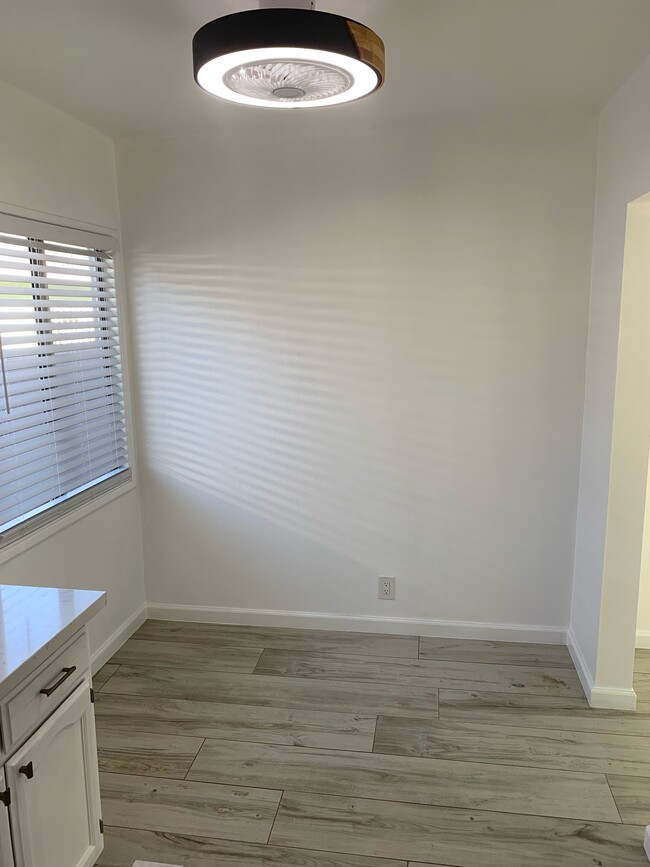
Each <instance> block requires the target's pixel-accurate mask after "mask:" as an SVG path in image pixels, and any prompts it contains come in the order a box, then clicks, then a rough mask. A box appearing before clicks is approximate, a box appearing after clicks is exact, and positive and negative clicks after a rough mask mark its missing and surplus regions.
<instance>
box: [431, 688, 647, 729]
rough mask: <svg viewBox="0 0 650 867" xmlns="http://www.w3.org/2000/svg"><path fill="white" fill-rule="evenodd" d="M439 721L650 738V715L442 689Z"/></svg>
mask: <svg viewBox="0 0 650 867" xmlns="http://www.w3.org/2000/svg"><path fill="white" fill-rule="evenodd" d="M439 699H440V719H444V720H460V721H461V722H477V723H486V724H489V725H512V726H533V727H534V728H549V729H567V730H569V731H586V732H588V731H591V732H609V733H610V734H620V735H623V734H627V735H639V736H641V737H650V713H646V714H643V713H639V712H638V711H637V713H625V712H623V711H613V710H597V709H596V708H592V707H589V703H588V701H587V699H586V698H572V697H570V696H567V697H563V696H550V695H515V694H513V693H497V692H476V691H471V690H452V689H441V690H440V694H439Z"/></svg>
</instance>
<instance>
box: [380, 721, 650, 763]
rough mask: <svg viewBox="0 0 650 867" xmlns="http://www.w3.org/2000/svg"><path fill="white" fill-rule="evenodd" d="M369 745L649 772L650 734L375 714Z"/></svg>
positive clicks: (410, 752)
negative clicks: (529, 726)
mask: <svg viewBox="0 0 650 867" xmlns="http://www.w3.org/2000/svg"><path fill="white" fill-rule="evenodd" d="M375 751H376V752H379V753H388V754H391V755H406V756H422V757H426V758H435V759H450V760H452V761H464V762H494V763H496V764H503V765H519V766H525V767H531V768H532V767H536V768H553V769H556V770H563V771H590V772H592V773H600V774H610V773H611V774H631V775H634V776H650V738H640V737H634V736H632V735H611V734H607V733H601V732H570V731H564V730H558V729H534V728H518V727H514V726H503V725H499V726H492V725H482V724H480V723H470V722H458V721H453V720H452V721H445V720H426V721H423V720H418V719H405V718H399V719H398V718H397V717H387V716H380V717H379V720H378V722H377V734H376V736H375Z"/></svg>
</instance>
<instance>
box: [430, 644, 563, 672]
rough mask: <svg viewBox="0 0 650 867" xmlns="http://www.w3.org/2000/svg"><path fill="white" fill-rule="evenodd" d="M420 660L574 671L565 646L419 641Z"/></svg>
mask: <svg viewBox="0 0 650 867" xmlns="http://www.w3.org/2000/svg"><path fill="white" fill-rule="evenodd" d="M420 659H441V660H448V661H452V662H476V663H482V664H483V665H525V666H541V667H542V668H568V669H573V662H572V660H571V655H570V653H569V651H568V649H567V648H566V647H565V646H564V645H563V644H523V643H522V644H519V643H517V642H512V641H473V640H468V639H467V638H428V637H423V638H420Z"/></svg>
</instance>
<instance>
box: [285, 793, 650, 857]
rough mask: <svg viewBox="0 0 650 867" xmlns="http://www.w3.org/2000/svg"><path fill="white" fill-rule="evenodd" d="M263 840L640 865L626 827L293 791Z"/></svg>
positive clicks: (636, 836)
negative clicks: (266, 837) (268, 834)
mask: <svg viewBox="0 0 650 867" xmlns="http://www.w3.org/2000/svg"><path fill="white" fill-rule="evenodd" d="M270 842H272V843H273V844H275V845H278V846H299V847H303V848H311V849H314V848H315V849H318V848H321V849H325V850H327V851H333V852H347V853H352V854H356V855H371V856H377V855H380V854H381V855H382V856H384V857H387V858H391V857H400V858H406V859H407V860H410V861H412V862H413V861H414V862H423V863H424V862H428V864H433V863H439V864H453V865H456V867H523V865H526V867H567V865H571V867H594V865H599V867H647V859H646V858H645V854H644V852H643V845H642V844H643V828H641V827H636V826H632V825H621V824H619V825H617V824H613V823H612V824H609V823H598V822H577V821H575V820H572V819H548V818H541V817H538V816H514V815H507V814H503V813H491V812H487V811H480V810H477V811H472V810H456V809H450V808H447V807H428V806H423V805H420V804H402V803H395V802H390V801H371V800H365V799H361V798H341V797H336V796H331V795H307V794H296V793H293V792H285V794H284V795H283V797H282V801H281V804H280V809H279V811H278V816H277V819H276V821H275V825H274V826H273V831H272V833H271V840H270Z"/></svg>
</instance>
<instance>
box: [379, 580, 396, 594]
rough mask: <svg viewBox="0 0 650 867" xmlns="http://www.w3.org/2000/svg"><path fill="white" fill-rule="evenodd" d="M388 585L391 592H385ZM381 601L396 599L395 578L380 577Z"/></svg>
mask: <svg viewBox="0 0 650 867" xmlns="http://www.w3.org/2000/svg"><path fill="white" fill-rule="evenodd" d="M386 584H388V589H389V592H385V590H386V587H385V585H386ZM378 596H379V598H380V599H384V600H393V599H394V598H395V578H394V577H392V576H389V575H380V577H379V593H378Z"/></svg>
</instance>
